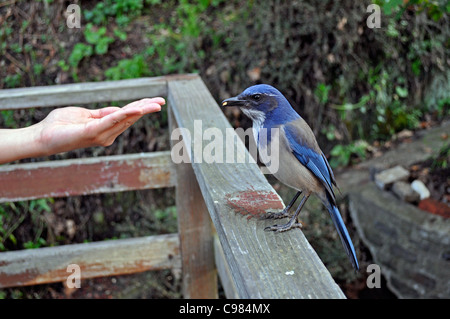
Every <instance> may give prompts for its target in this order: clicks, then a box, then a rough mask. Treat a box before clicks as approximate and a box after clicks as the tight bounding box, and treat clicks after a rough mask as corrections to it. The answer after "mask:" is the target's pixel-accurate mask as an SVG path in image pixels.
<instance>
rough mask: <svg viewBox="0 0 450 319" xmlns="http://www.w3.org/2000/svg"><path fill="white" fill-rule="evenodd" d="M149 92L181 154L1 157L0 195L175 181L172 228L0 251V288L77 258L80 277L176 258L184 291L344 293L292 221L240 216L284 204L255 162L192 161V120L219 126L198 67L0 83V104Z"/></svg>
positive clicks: (73, 101)
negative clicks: (189, 71) (22, 160)
mask: <svg viewBox="0 0 450 319" xmlns="http://www.w3.org/2000/svg"><path fill="white" fill-rule="evenodd" d="M152 96H164V97H166V99H167V101H168V108H169V126H170V127H169V129H170V131H171V132H172V131H173V130H174V129H175V128H183V129H182V130H179V131H180V132H181V138H180V139H179V141H173V143H175V142H176V143H178V142H180V141H181V142H182V143H187V141H189V142H190V143H187V144H189V145H186V144H185V145H184V146H185V149H186V150H187V157H188V158H189V159H190V161H187V162H183V163H180V164H174V163H173V162H172V160H171V155H170V152H169V151H165V152H155V153H141V154H129V155H117V156H107V157H96V158H87V159H71V160H61V161H48V162H38V163H32V164H14V165H3V166H0V202H10V201H19V200H30V199H35V198H44V197H64V196H74V195H85V194H94V193H107V192H119V191H127V190H138V189H151V188H162V187H172V186H175V187H176V206H177V212H178V233H177V234H168V235H156V236H148V237H142V238H131V239H120V240H113V241H104V242H93V243H84V244H72V245H64V246H58V247H46V248H38V249H33V250H21V251H8V252H2V253H0V288H1V287H12V286H24V285H34V284H41V283H50V282H58V281H65V280H66V279H67V277H68V275H70V274H69V273H67V266H68V265H70V264H77V265H79V266H80V268H81V278H82V279H86V278H92V277H101V276H111V275H120V274H129V273H136V272H142V271H148V270H157V269H180V268H181V269H182V278H183V284H182V289H183V295H184V297H185V298H216V297H217V293H218V292H217V291H218V289H217V285H218V280H217V275H219V277H220V280H221V283H222V286H223V288H224V291H225V294H226V296H227V297H228V298H344V297H345V296H344V295H343V293H342V291H341V290H340V288H339V287H338V286H337V284H336V283H335V282H334V280H333V278H332V277H331V275H330V273H329V272H328V270H327V269H326V268H325V266H324V265H323V263H322V262H321V260H320V259H319V257H318V256H317V254H316V253H315V251H314V250H313V249H312V247H311V245H310V244H309V243H308V241H307V240H306V238H305V237H304V235H303V233H302V232H301V230H299V229H296V230H292V231H289V232H286V233H273V232H265V231H264V227H265V226H266V225H270V224H271V223H273V221H262V220H259V219H258V218H250V217H257V216H260V215H261V214H264V213H265V212H266V211H269V210H278V209H281V208H283V207H284V205H283V202H282V200H281V198H280V197H279V196H278V194H277V193H276V192H275V191H274V189H273V188H272V187H271V186H270V184H269V183H268V182H267V180H266V179H265V177H264V175H263V174H262V173H261V171H260V169H259V168H258V166H257V164H256V163H254V162H251V161H246V162H244V163H239V162H237V163H216V162H213V163H207V162H205V161H198V160H196V157H195V152H196V148H197V147H198V145H197V144H195V143H196V142H198V140H196V138H195V137H194V124H195V123H199V122H198V121H201V123H202V129H203V131H204V130H206V129H208V128H215V129H219V130H220V131H221V132H223V133H224V135H225V131H226V129H227V128H231V126H230V124H229V123H228V121H227V119H226V118H225V116H224V115H223V113H222V111H221V110H220V108H219V107H218V105H217V103H216V102H215V100H214V99H213V97H212V96H211V94H210V93H209V91H208V89H207V88H206V86H205V84H204V83H203V81H202V79H201V78H200V77H199V76H198V75H180V76H167V77H158V78H141V79H133V80H122V81H111V82H95V83H80V84H67V85H58V86H48V87H34V88H21V89H11V90H2V91H0V109H19V108H30V107H48V106H64V105H80V104H84V103H95V102H107V101H120V100H132V99H138V98H143V97H152ZM194 121H195V122H194ZM227 131H230V130H227ZM233 134H235V133H234V131H233ZM232 141H233V142H232V144H231V146H232V147H234V148H235V152H236V153H237V154H246V155H248V154H247V150H246V149H245V146H244V144H243V142H242V141H241V140H240V139H239V138H237V135H236V136H234V139H233V140H232ZM0 142H1V141H0ZM228 146H230V145H228ZM211 221H212V223H211Z"/></svg>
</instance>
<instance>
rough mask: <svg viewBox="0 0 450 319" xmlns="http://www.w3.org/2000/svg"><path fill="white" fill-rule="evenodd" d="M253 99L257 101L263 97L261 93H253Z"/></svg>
mask: <svg viewBox="0 0 450 319" xmlns="http://www.w3.org/2000/svg"><path fill="white" fill-rule="evenodd" d="M252 99H253V100H255V101H259V100H260V99H261V94H253V95H252Z"/></svg>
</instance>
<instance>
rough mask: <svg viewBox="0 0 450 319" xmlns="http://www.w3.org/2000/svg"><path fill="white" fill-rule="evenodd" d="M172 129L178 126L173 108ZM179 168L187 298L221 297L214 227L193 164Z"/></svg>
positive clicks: (177, 197)
mask: <svg viewBox="0 0 450 319" xmlns="http://www.w3.org/2000/svg"><path fill="white" fill-rule="evenodd" d="M169 124H170V125H169V130H170V131H172V130H173V129H174V128H175V124H174V120H173V113H172V112H171V111H170V108H169ZM175 167H176V175H177V182H176V205H177V211H178V233H179V235H180V249H181V253H182V255H181V262H182V270H183V282H182V290H183V296H184V298H189V299H192V298H195V299H206V298H209V299H211V298H218V287H217V271H216V267H215V263H214V247H213V229H212V225H211V219H210V217H209V213H208V208H207V207H206V205H205V201H204V200H203V197H202V193H201V192H200V188H199V186H198V183H197V179H196V178H195V174H194V171H193V169H192V166H191V165H190V164H189V163H182V164H178V165H176V166H175Z"/></svg>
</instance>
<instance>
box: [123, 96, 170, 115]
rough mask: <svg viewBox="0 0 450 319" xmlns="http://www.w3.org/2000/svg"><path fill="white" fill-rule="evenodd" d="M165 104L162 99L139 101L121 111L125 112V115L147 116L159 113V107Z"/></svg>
mask: <svg viewBox="0 0 450 319" xmlns="http://www.w3.org/2000/svg"><path fill="white" fill-rule="evenodd" d="M164 104H166V101H165V100H164V99H163V98H162V97H156V98H151V99H148V98H146V99H141V100H138V101H134V102H131V103H130V104H127V105H125V106H124V107H123V108H122V109H123V110H126V112H127V114H141V115H144V114H148V113H153V112H159V111H161V106H162V105H164Z"/></svg>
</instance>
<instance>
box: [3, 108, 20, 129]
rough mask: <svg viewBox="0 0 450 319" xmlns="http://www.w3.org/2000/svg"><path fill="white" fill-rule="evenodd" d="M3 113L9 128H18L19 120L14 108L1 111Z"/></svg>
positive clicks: (5, 124) (4, 120)
mask: <svg viewBox="0 0 450 319" xmlns="http://www.w3.org/2000/svg"><path fill="white" fill-rule="evenodd" d="M0 114H1V115H2V119H3V124H4V126H5V127H7V128H17V126H18V125H17V122H16V120H15V119H14V111H13V110H2V111H0Z"/></svg>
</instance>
